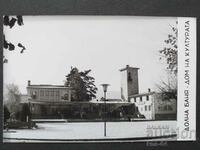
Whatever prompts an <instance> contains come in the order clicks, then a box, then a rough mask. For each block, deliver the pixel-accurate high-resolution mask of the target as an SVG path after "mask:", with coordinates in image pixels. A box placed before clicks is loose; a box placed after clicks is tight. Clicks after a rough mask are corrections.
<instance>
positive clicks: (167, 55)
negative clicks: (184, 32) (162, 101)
mask: <svg viewBox="0 0 200 150" xmlns="http://www.w3.org/2000/svg"><path fill="white" fill-rule="evenodd" d="M170 27H171V29H172V33H170V34H168V37H167V39H166V40H165V41H164V42H165V44H166V46H165V47H164V48H163V49H162V50H159V53H160V54H161V57H160V59H165V60H166V63H167V68H166V69H167V71H166V74H167V76H168V81H167V82H166V81H163V80H161V82H160V83H159V84H157V85H156V87H157V88H158V89H159V91H160V92H161V93H163V94H164V95H165V98H166V99H169V98H175V99H176V98H177V71H178V66H177V61H178V59H177V58H178V57H177V54H178V45H177V38H178V29H177V28H176V27H173V26H170Z"/></svg>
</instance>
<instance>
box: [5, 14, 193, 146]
mask: <svg viewBox="0 0 200 150" xmlns="http://www.w3.org/2000/svg"><path fill="white" fill-rule="evenodd" d="M3 21H4V25H3V31H4V33H3V34H4V35H3V36H4V53H3V62H4V64H3V68H4V69H3V74H4V92H3V96H4V97H3V98H4V99H3V107H4V114H3V116H4V118H3V119H4V120H3V127H4V128H3V142H6V143H10V142H27V143H29V142H40V143H41V142H44V143H47V142H64V143H68V142H127V141H128V142H141V141H142V142H144V141H195V140H196V18H189V17H144V16H84V15H80V16H73V15H71V16H70V15H66V16H20V15H18V16H17V15H16V16H3Z"/></svg>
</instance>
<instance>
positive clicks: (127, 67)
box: [119, 65, 140, 71]
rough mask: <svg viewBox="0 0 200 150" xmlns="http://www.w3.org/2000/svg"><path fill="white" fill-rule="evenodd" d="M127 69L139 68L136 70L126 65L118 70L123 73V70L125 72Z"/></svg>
mask: <svg viewBox="0 0 200 150" xmlns="http://www.w3.org/2000/svg"><path fill="white" fill-rule="evenodd" d="M127 69H140V68H137V67H130V66H129V65H126V67H125V68H122V69H120V70H119V71H124V70H127Z"/></svg>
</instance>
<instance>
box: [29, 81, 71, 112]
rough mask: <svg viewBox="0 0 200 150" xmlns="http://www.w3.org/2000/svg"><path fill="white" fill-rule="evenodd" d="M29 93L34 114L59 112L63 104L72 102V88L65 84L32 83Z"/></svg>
mask: <svg viewBox="0 0 200 150" xmlns="http://www.w3.org/2000/svg"><path fill="white" fill-rule="evenodd" d="M27 95H28V97H29V103H30V106H31V111H32V114H33V116H37V115H38V116H40V115H41V114H42V115H48V114H49V115H50V114H55V115H56V113H59V110H60V108H62V107H63V105H66V104H67V103H69V102H71V88H70V87H66V86H63V85H46V84H31V81H28V85H27Z"/></svg>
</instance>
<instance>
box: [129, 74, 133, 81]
mask: <svg viewBox="0 0 200 150" xmlns="http://www.w3.org/2000/svg"><path fill="white" fill-rule="evenodd" d="M132 80H133V79H132V77H131V73H130V72H129V73H128V81H132Z"/></svg>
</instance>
